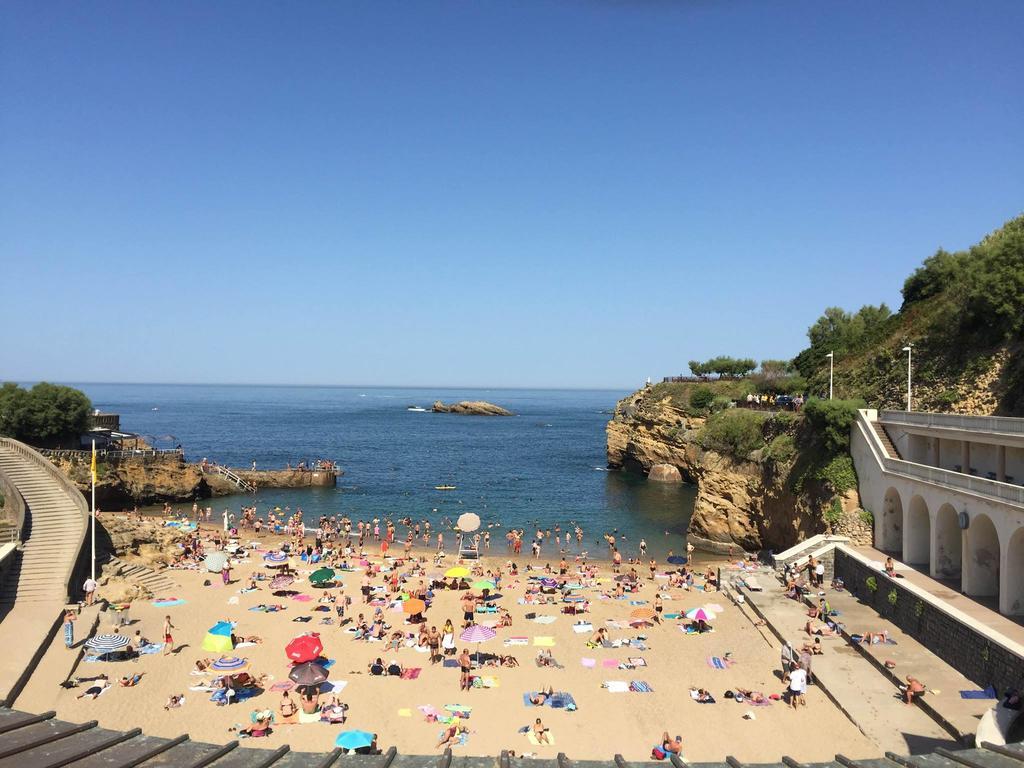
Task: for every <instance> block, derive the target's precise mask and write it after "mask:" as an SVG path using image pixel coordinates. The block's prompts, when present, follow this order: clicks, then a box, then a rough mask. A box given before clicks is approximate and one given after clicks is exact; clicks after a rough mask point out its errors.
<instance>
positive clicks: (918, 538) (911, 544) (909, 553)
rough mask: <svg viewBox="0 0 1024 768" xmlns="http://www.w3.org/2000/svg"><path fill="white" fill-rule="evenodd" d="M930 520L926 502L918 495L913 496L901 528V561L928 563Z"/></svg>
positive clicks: (913, 563)
mask: <svg viewBox="0 0 1024 768" xmlns="http://www.w3.org/2000/svg"><path fill="white" fill-rule="evenodd" d="M931 522H932V521H931V519H930V518H929V517H928V504H926V503H925V500H924V499H923V498H921V497H920V496H914V497H913V498H912V499H911V500H910V506H909V507H908V508H907V519H906V523H905V525H904V528H903V562H905V563H910V564H911V565H927V564H928V559H929V556H930V555H931V534H932V525H931Z"/></svg>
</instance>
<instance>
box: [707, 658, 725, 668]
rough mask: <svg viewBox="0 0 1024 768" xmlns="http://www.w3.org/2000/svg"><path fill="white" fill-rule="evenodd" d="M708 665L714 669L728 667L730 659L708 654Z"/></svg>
mask: <svg viewBox="0 0 1024 768" xmlns="http://www.w3.org/2000/svg"><path fill="white" fill-rule="evenodd" d="M708 666H709V667H711V668H712V669H728V668H729V661H728V660H727V659H723V658H722V657H721V656H708Z"/></svg>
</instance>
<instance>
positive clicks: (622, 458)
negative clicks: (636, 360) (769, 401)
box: [606, 389, 859, 552]
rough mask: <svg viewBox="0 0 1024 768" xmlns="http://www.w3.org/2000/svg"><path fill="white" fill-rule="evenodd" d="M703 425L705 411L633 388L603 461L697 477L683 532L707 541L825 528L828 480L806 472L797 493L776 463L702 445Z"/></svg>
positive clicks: (789, 540)
mask: <svg viewBox="0 0 1024 768" xmlns="http://www.w3.org/2000/svg"><path fill="white" fill-rule="evenodd" d="M703 426H704V419H701V418H697V417H694V416H690V415H689V414H687V413H686V412H685V411H683V410H682V409H681V408H679V407H677V406H676V405H675V404H673V403H672V402H671V400H670V399H668V398H659V397H657V396H655V395H653V394H652V393H651V392H650V390H646V389H645V390H640V391H639V392H636V393H634V394H632V395H630V396H629V397H626V398H624V399H623V400H621V401H620V402H619V403H618V405H617V407H616V408H615V411H614V414H613V416H612V419H611V421H609V422H608V425H607V428H606V434H607V457H608V466H609V468H611V469H621V470H626V471H634V472H642V473H644V474H647V475H648V477H649V478H651V479H657V477H655V476H654V475H661V474H662V473H664V472H665V470H662V469H656V467H658V466H659V465H666V464H667V465H670V466H671V467H674V468H675V469H676V470H677V471H678V472H679V476H680V478H681V479H682V480H683V481H684V482H687V483H692V484H694V485H696V486H697V496H696V499H695V501H694V507H693V514H692V516H691V518H690V523H689V527H688V534H687V535H688V536H689V537H690V539H691V540H692V541H693V542H694V543H695V545H701V546H704V548H707V549H712V550H714V551H719V552H728V551H730V549H731V548H737V549H738V548H740V547H742V548H743V549H746V550H761V549H765V548H768V549H774V550H776V551H781V550H783V549H786V548H788V547H790V546H792V545H794V544H796V543H797V542H799V541H801V540H803V539H805V538H807V537H809V536H813V535H815V534H817V533H823V532H825V523H824V516H823V512H824V510H825V509H826V508H827V506H828V505H829V504H830V503H831V500H832V493H831V492H830V491H829V489H828V488H826V487H825V486H824V485H823V484H822V483H820V482H818V481H815V480H807V481H806V482H804V483H803V485H802V487H801V490H800V492H799V493H797V492H796V491H794V489H793V488H792V484H790V483H787V482H786V475H785V473H784V472H780V471H779V468H778V467H776V466H775V465H774V464H772V463H771V462H768V461H764V460H753V459H754V458H759V456H758V457H748V458H746V459H736V458H734V457H731V456H725V455H722V454H719V453H716V452H714V451H710V450H706V449H705V448H703V447H702V446H701V442H700V435H701V430H702V428H703ZM755 453H756V452H755ZM842 503H843V507H844V509H851V510H852V509H853V508H856V507H857V506H858V505H859V499H858V497H857V493H856V491H852V492H850V493H848V494H847V496H846V497H844V498H843V499H842ZM846 517H847V518H850V517H855V515H853V514H852V513H851V514H849V515H847V516H846ZM851 538H852V537H851Z"/></svg>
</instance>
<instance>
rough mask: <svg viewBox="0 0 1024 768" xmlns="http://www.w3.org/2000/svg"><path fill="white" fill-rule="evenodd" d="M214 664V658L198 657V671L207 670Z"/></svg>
mask: <svg viewBox="0 0 1024 768" xmlns="http://www.w3.org/2000/svg"><path fill="white" fill-rule="evenodd" d="M211 664H213V659H196V672H205V671H206V670H207V669H208V668H209V666H210V665H211Z"/></svg>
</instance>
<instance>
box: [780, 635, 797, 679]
mask: <svg viewBox="0 0 1024 768" xmlns="http://www.w3.org/2000/svg"><path fill="white" fill-rule="evenodd" d="M793 659H794V653H793V645H792V643H790V642H789V640H787V641H786V642H784V643H783V644H782V654H781V660H780V663H781V664H782V679H783V680H785V679H786V675H788V674H789V673H790V672H792V671H793Z"/></svg>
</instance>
